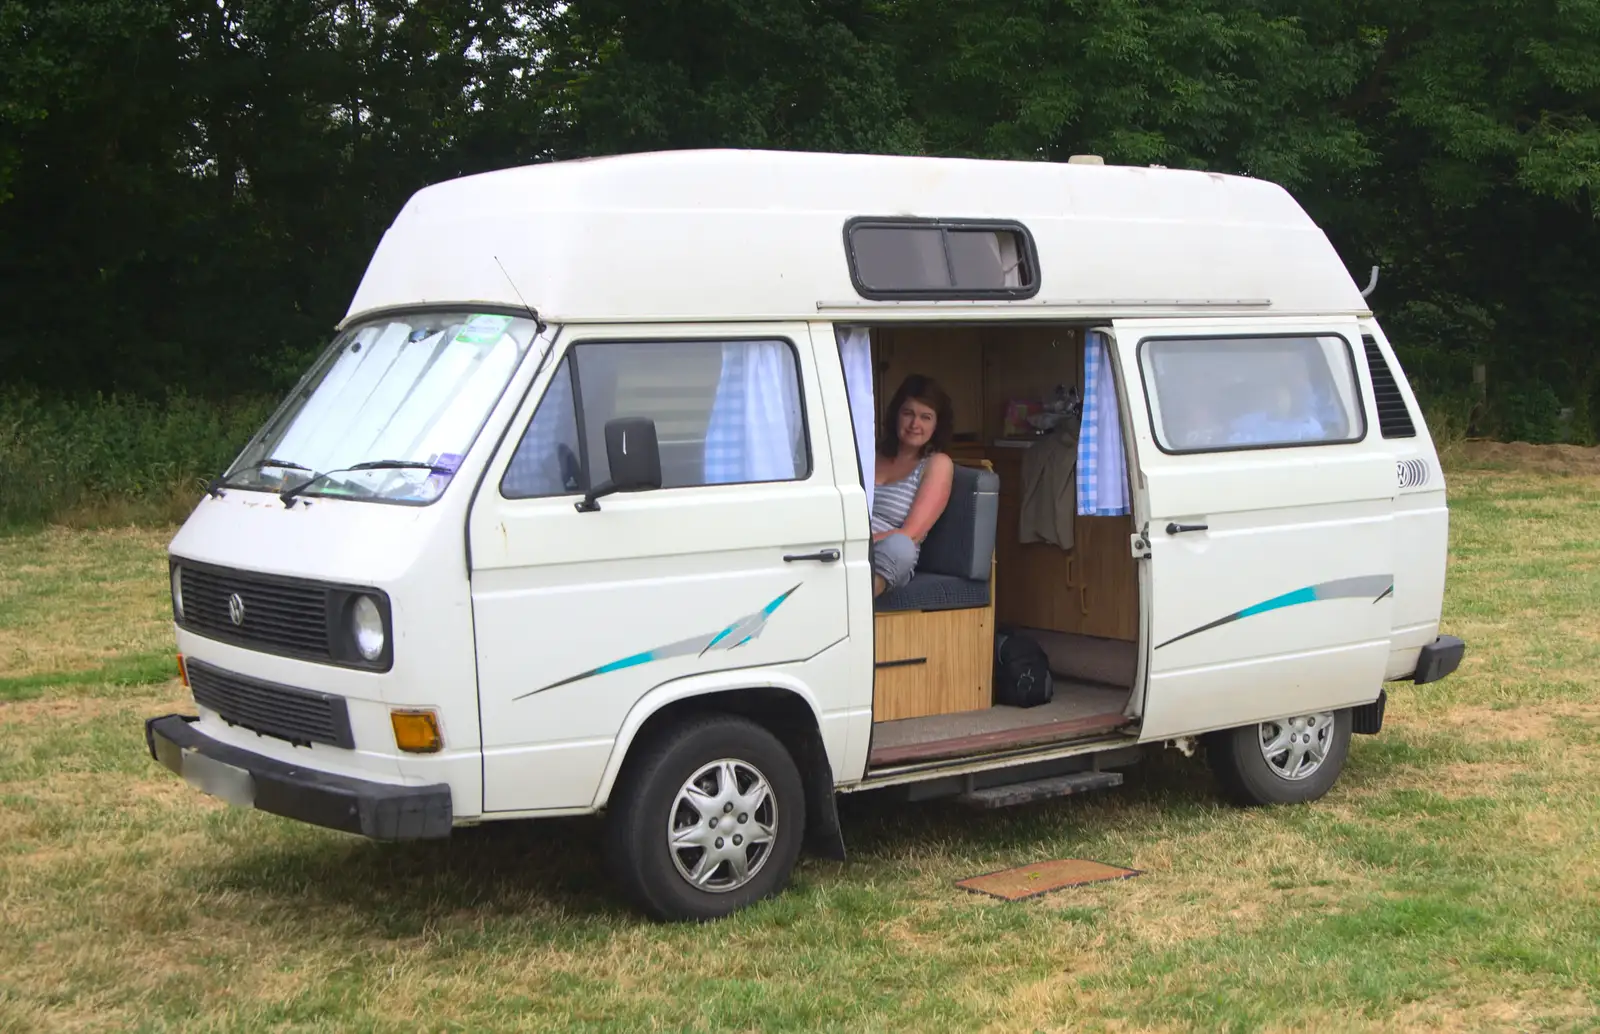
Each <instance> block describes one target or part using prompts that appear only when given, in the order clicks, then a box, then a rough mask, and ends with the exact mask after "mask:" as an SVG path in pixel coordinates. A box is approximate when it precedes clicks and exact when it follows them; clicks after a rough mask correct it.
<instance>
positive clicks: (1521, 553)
mask: <svg viewBox="0 0 1600 1034" xmlns="http://www.w3.org/2000/svg"><path fill="white" fill-rule="evenodd" d="M1451 483H1452V492H1453V493H1454V507H1455V509H1454V512H1453V517H1452V532H1453V535H1454V536H1455V540H1456V549H1455V553H1454V555H1453V558H1452V568H1451V576H1450V577H1451V582H1450V596H1449V598H1448V600H1447V610H1446V630H1447V631H1454V632H1457V633H1458V634H1463V635H1464V636H1465V637H1466V638H1468V641H1469V652H1468V660H1467V663H1466V664H1465V665H1464V666H1463V669H1462V671H1461V672H1459V673H1458V674H1457V675H1456V676H1453V677H1452V678H1451V679H1449V680H1446V681H1445V682H1443V683H1440V684H1438V685H1434V686H1422V687H1411V686H1405V685H1400V686H1394V687H1391V701H1390V712H1389V713H1390V718H1389V721H1388V723H1387V725H1386V728H1385V730H1384V733H1383V735H1381V736H1378V737H1373V738H1362V739H1361V740H1360V741H1359V742H1358V743H1357V745H1356V750H1355V752H1354V754H1353V755H1352V766H1351V769H1350V771H1349V772H1348V773H1347V776H1346V779H1345V780H1344V781H1342V782H1341V784H1340V785H1339V786H1337V787H1336V788H1335V789H1334V791H1333V793H1331V794H1330V795H1329V796H1328V797H1327V798H1325V799H1324V800H1323V801H1321V802H1319V803H1317V804H1315V805H1312V806H1309V807H1304V808H1287V809H1262V810H1254V811H1244V812H1241V811H1236V810H1233V809H1230V808H1226V807H1222V806H1220V805H1219V804H1218V802H1217V799H1216V795H1215V793H1214V788H1213V787H1212V785H1211V783H1210V780H1209V777H1208V776H1207V775H1206V773H1205V770H1204V768H1203V767H1202V766H1201V765H1200V764H1199V762H1198V759H1195V760H1185V759H1182V758H1180V757H1178V756H1176V755H1175V754H1173V753H1172V752H1166V753H1164V754H1161V753H1158V754H1156V755H1155V756H1153V757H1151V758H1150V759H1149V760H1148V762H1147V764H1145V765H1143V766H1141V767H1140V768H1139V769H1136V770H1134V771H1133V772H1131V773H1130V776H1129V780H1128V784H1127V785H1126V786H1125V787H1124V788H1122V789H1121V790H1119V791H1115V792H1113V793H1111V794H1108V795H1105V796H1102V797H1088V798H1083V799H1081V800H1080V799H1068V800H1065V801H1059V802H1053V803H1049V804H1044V805H1038V806H1034V807H1030V808H1024V809H1017V810H1014V811H1010V812H1006V813H1002V814H999V815H986V816H975V815H973V814H971V813H968V812H965V811H961V810H959V809H956V808H954V807H949V806H944V805H939V804H919V805H905V804H899V803H894V802H889V801H881V800H880V801H868V800H863V801H859V802H858V801H854V800H851V801H849V802H848V803H849V804H850V807H848V808H847V809H846V813H845V832H846V838H847V841H848V843H849V844H850V847H851V850H852V854H853V858H852V861H851V862H850V863H849V864H848V865H839V864H836V863H831V862H820V861H816V860H810V859H808V860H806V861H804V862H803V864H802V866H801V867H800V869H799V871H798V873H797V878H796V882H795V885H794V886H793V888H792V889H791V891H790V892H789V893H788V894H786V895H785V896H784V897H782V898H780V899H778V900H776V901H772V902H767V903H764V904H762V905H760V906H758V907H756V908H754V909H752V910H750V911H749V912H746V913H742V914H741V915H739V916H736V917H733V918H732V919H730V920H728V921H725V922H721V923H716V924H711V925H708V926H703V927H700V926H694V927H687V926H676V927H664V926H657V925H655V924H650V923H646V922H643V921H641V920H639V919H638V917H637V916H636V915H634V914H633V913H632V912H631V911H629V910H627V909H626V908H625V907H623V905H622V904H621V902H620V901H619V900H618V899H617V897H616V896H615V893H614V891H613V890H612V888H611V887H610V886H609V884H608V883H607V880H606V878H605V876H604V874H603V872H602V871H601V865H600V863H601V861H602V859H601V857H600V853H599V852H600V847H599V837H598V835H597V832H598V831H597V828H596V826H595V825H594V824H593V823H583V822H553V823H548V824H544V825H539V826H519V825H512V824H497V825H496V826H493V827H485V828H482V829H477V830H467V831H463V832H462V833H461V834H460V835H459V836H458V837H457V838H456V839H455V840H454V841H452V842H450V843H448V844H443V845H415V844H413V845H377V844H369V843H366V842H362V841H358V840H355V839H353V838H349V837H344V836H341V835H338V834H333V833H327V832H324V831H319V830H313V829H308V828H305V827H300V826H296V825H294V824H293V823H289V822H286V821H283V820H279V819H276V818H273V817H271V816H266V815H261V814H254V813H249V812H241V811H239V810H237V809H230V808H227V807H226V806H223V805H221V804H219V803H217V802H215V801H211V800H209V799H206V798H204V797H202V796H200V795H198V794H197V793H195V792H194V791H192V790H190V788H189V787H187V786H186V785H185V784H183V783H182V782H181V781H179V780H178V779H176V778H175V777H173V776H171V775H170V774H169V773H167V772H166V771H165V770H164V769H162V768H160V767H159V766H157V765H156V764H155V763H154V762H153V761H151V760H150V759H149V758H148V756H147V755H146V754H145V753H144V744H143V741H142V729H141V722H142V719H143V718H144V717H145V716H147V715H149V714H154V713H159V712H161V711H167V710H176V709H182V708H183V707H184V706H185V705H186V703H187V702H186V700H185V698H184V694H183V693H182V691H181V690H180V689H179V688H178V687H177V686H176V685H175V684H173V683H170V682H169V683H165V684H158V685H149V686H140V687H136V688H131V689H130V688H117V687H115V686H112V685H106V684H90V683H86V684H81V685H73V686H51V687H46V688H45V689H43V690H42V691H41V692H42V693H43V695H42V697H41V698H40V699H35V700H29V701H25V702H11V703H0V723H4V725H5V727H6V728H7V729H8V730H9V731H10V732H11V733H12V735H11V736H10V737H9V738H8V739H7V740H4V741H0V802H3V803H0V1030H7V1029H16V1030H27V1031H30V1032H31V1031H34V1030H123V1029H130V1028H139V1027H141V1026H142V1027H147V1028H150V1029H169V1028H183V1029H199V1030H217V1031H234V1030H236V1031H251V1032H254V1031H257V1030H266V1029H297V1030H300V1029H303V1030H361V1031H386V1030H403V1029H412V1028H413V1027H415V1026H417V1025H419V1024H426V1025H427V1026H428V1027H430V1028H433V1029H441V1030H474V1031H475V1030H496V1029H549V1030H583V1031H634V1030H706V1031H724V1030H727V1031H746V1030H763V1031H767V1030H771V1031H812V1030H874V1031H878V1030H894V1031H901V1030H914V1031H919V1032H920V1031H936V1030H961V1031H971V1030H982V1031H996V1032H998V1031H1012V1030H1018V1031H1034V1030H1038V1031H1069V1030H1070V1031H1091V1030H1092V1031H1156V1030H1163V1031H1165V1030H1173V1031H1177V1030H1183V1031H1190V1030H1196V1031H1211V1030H1238V1031H1246V1030H1248V1031H1254V1030H1318V1031H1322V1030H1339V1031H1342V1030H1360V1031H1389V1030H1437V1031H1454V1030H1485V1029H1490V1030H1493V1029H1508V1030H1510V1029H1548V1030H1569V1029H1570V1030H1579V1029H1585V1028H1586V1027H1588V1028H1594V1027H1596V1026H1600V952H1596V951H1595V950H1594V947H1595V945H1596V944H1600V871H1597V868H1596V866H1597V859H1600V841H1597V836H1600V791H1597V789H1596V788H1597V787H1600V749H1597V748H1600V684H1597V682H1596V677H1597V676H1596V673H1597V672H1600V663H1597V662H1600V657H1597V656H1596V650H1597V648H1600V647H1597V643H1600V635H1596V630H1597V628H1600V625H1597V624H1596V615H1595V613H1594V612H1595V607H1594V601H1595V600H1596V599H1600V591H1596V589H1597V587H1600V583H1597V582H1596V577H1597V576H1596V573H1595V572H1596V570H1597V568H1600V513H1596V512H1595V511H1596V510H1600V508H1597V507H1594V506H1593V505H1592V500H1593V499H1595V498H1600V479H1596V478H1592V477H1588V476H1587V475H1583V476H1566V477H1561V478H1540V477H1534V476H1528V475H1521V474H1517V475H1506V474H1498V473H1493V472H1483V471H1472V472H1464V473H1455V474H1452V482H1451ZM164 544H165V533H91V534H73V533H66V532H62V531H59V530H55V531H51V532H45V533H41V534H39V535H33V536H24V537H22V538H21V539H16V540H0V571H6V572H8V573H7V574H5V575H3V576H0V577H4V578H5V579H6V581H5V582H4V583H3V584H0V632H3V633H4V634H8V635H15V634H18V633H17V631H16V630H17V629H22V628H26V629H29V630H31V632H30V633H29V634H50V635H59V636H61V637H62V641H61V642H60V643H54V644H50V646H49V647H48V649H49V650H51V651H57V652H56V653H53V654H51V655H50V657H49V658H47V659H46V660H44V661H40V660H38V659H37V658H39V657H42V656H44V654H43V653H37V652H36V653H35V654H33V655H31V656H32V657H33V658H34V659H32V660H30V661H29V662H28V663H29V664H34V665H37V664H43V665H44V666H45V667H46V668H48V666H49V665H51V664H57V663H60V664H69V665H76V664H79V663H80V662H86V663H87V665H88V666H93V664H94V663H99V662H100V661H101V660H103V659H105V658H106V656H107V655H106V654H105V652H104V651H105V649H106V648H105V646H104V643H105V642H106V641H108V640H107V637H109V636H111V634H112V633H111V631H110V630H108V629H107V627H106V626H105V624H104V622H106V621H114V620H115V619H114V618H111V617H107V615H106V614H104V613H101V612H99V611H97V610H96V607H97V606H98V605H99V603H100V602H101V600H100V597H101V596H102V595H103V594H104V593H105V592H108V591H113V590H111V589H109V588H106V587H107V586H115V585H119V584H126V585H128V586H130V587H132V588H131V590H130V591H131V592H132V593H133V595H135V596H138V595H140V594H143V595H142V598H143V600H144V603H143V604H137V605H136V604H135V603H131V602H130V603H126V604H124V605H125V606H126V607H127V608H128V609H127V610H126V612H125V613H124V619H125V620H127V621H129V622H134V623H138V622H145V623H146V624H145V625H143V626H141V627H142V628H144V631H135V632H132V633H124V634H125V635H128V636H129V638H128V640H127V641H130V642H133V643H135V646H134V647H133V648H134V649H142V648H144V646H145V645H146V644H155V645H156V646H158V647H159V648H160V649H170V641H169V640H170V630H169V628H168V626H167V617H166V607H167V604H166V598H165V594H166V588H165V565H164V563H163V562H162V561H161V552H162V547H163V546H164ZM8 560H9V561H11V562H10V563H9V564H8V563H7V561H8ZM24 563H25V564H26V565H27V566H28V567H29V568H30V571H29V573H28V574H27V575H26V577H22V576H21V574H20V571H21V568H22V566H23V565H24ZM117 572H121V573H120V574H119V573H117ZM119 579H121V581H119ZM96 585H99V586H101V587H100V588H92V587H93V586H96ZM141 607H142V608H143V609H142V610H141ZM140 614H142V615H143V616H142V617H141V616H139V615H140ZM38 649H39V650H44V649H46V648H45V647H39V648H38ZM5 663H14V662H5ZM21 670H23V669H20V668H16V667H13V668H10V669H6V668H0V673H5V672H12V673H15V672H18V671H21ZM26 670H28V671H30V672H31V671H33V670H34V669H33V668H29V669H26ZM857 805H859V806H857ZM1065 857H1079V858H1092V859H1096V860H1099V861H1103V862H1107V863H1111V864H1121V865H1127V866H1130V867H1132V868H1136V869H1139V870H1141V871H1142V873H1143V875H1140V876H1138V877H1136V878H1134V879H1131V880H1123V881H1117V882H1113V883H1102V884H1092V885H1087V886H1083V887H1077V888H1068V889H1064V890H1062V891H1058V892H1055V893H1052V894H1049V895H1046V896H1044V897H1041V898H1037V899H1032V900H1028V901H1023V902H1016V903H1006V902H1000V901H994V900H991V899H987V898H980V897H976V896H974V895H970V894H967V893H965V892H963V891H961V890H959V889H957V888H955V887H953V886H952V883H953V882H954V881H955V880H957V879H960V878H962V877H964V876H971V875H975V874H977V873H980V872H988V871H993V870H995V869H1000V868H1005V867H1007V866H1011V865H1019V864H1025V863H1027V862H1029V861H1030V860H1039V859H1046V858H1065Z"/></svg>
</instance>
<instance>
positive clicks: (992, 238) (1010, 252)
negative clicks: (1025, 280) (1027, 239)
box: [986, 231, 1022, 287]
mask: <svg viewBox="0 0 1600 1034" xmlns="http://www.w3.org/2000/svg"><path fill="white" fill-rule="evenodd" d="M986 243H987V244H988V245H989V250H990V251H991V252H992V253H993V254H994V261H995V264H996V265H998V266H999V267H1000V286H1002V287H1021V286H1022V257H1021V256H1020V255H1018V254H1017V235H1016V234H1014V233H1010V232H1006V231H996V232H994V233H990V234H989V235H988V240H987V242H986Z"/></svg>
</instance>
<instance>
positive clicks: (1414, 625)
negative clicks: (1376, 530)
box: [1361, 320, 1450, 679]
mask: <svg viewBox="0 0 1600 1034" xmlns="http://www.w3.org/2000/svg"><path fill="white" fill-rule="evenodd" d="M1361 333H1362V344H1363V346H1364V351H1365V352H1366V359H1367V363H1368V374H1369V376H1370V378H1371V380H1372V382H1373V389H1374V390H1373V398H1374V400H1375V402H1376V403H1377V406H1378V410H1379V412H1378V423H1379V428H1378V433H1379V434H1381V435H1382V436H1383V439H1384V444H1385V445H1386V446H1387V447H1388V449H1389V451H1390V452H1391V453H1393V454H1394V460H1395V480H1396V482H1397V483H1398V484H1399V490H1398V492H1399V494H1398V495H1397V496H1396V497H1395V514H1394V516H1395V522H1394V531H1395V536H1394V542H1395V572H1394V629H1393V631H1392V635H1393V643H1392V645H1391V648H1390V652H1389V664H1388V670H1387V672H1386V674H1387V676H1388V677H1389V678H1391V679H1399V678H1405V677H1407V676H1409V675H1410V674H1411V673H1412V672H1413V671H1415V670H1416V667H1417V654H1418V653H1419V652H1420V651H1421V649H1422V648H1423V647H1424V646H1426V645H1428V644H1429V643H1431V642H1433V640H1434V639H1435V638H1436V637H1437V636H1438V634H1439V611H1440V607H1441V605H1442V604H1443V602H1444V576H1445V561H1446V557H1447V555H1448V553H1449V545H1450V511H1449V510H1448V509H1447V507H1446V502H1445V484H1444V469H1443V468H1442V467H1441V466H1440V464H1439V456H1438V453H1437V452H1436V451H1435V448H1434V444H1433V439H1432V437H1431V436H1430V435H1429V434H1428V425H1427V424H1426V423H1425V422H1424V421H1423V418H1422V410H1421V408H1420V407H1419V406H1418V405H1417V399H1416V396H1415V395H1414V394H1413V393H1412V391H1411V385H1410V384H1408V383H1407V381H1406V375H1405V373H1404V371H1402V370H1401V369H1400V363H1399V361H1398V360H1396V358H1395V355H1394V350H1393V349H1392V348H1390V347H1389V341H1388V339H1387V338H1386V337H1384V334H1383V330H1382V328H1380V327H1379V326H1378V324H1377V321H1376V320H1363V321H1362V322H1361Z"/></svg>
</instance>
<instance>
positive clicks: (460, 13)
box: [0, 0, 1600, 427]
mask: <svg viewBox="0 0 1600 1034" xmlns="http://www.w3.org/2000/svg"><path fill="white" fill-rule="evenodd" d="M0 57H3V58H4V60H0V245H3V247H0V300H3V302H4V303H5V305H6V308H7V309H8V311H10V312H11V313H12V316H11V318H10V319H8V320H6V321H5V322H4V323H3V324H0V377H3V378H5V379H7V380H19V381H24V382H27V383H30V384H33V385H36V386H39V387H43V388H46V389H53V390H58V391H81V390H91V389H119V390H131V391H135V392H141V393H145V394H150V395H159V394H160V393H161V392H162V391H164V390H165V389H166V388H167V387H169V386H172V385H183V386H186V387H187V388H189V389H190V390H194V391H198V392H203V393H210V394H215V395H225V394H230V393H236V392H238V391H239V390H240V389H241V388H245V389H249V390H259V389H260V388H262V387H264V386H267V385H270V384H274V383H281V382H282V380H284V379H285V378H287V377H290V376H292V375H293V372H294V371H295V370H296V369H297V368H298V367H299V365H300V364H301V363H302V362H303V361H304V357H305V355H306V354H307V352H308V351H309V350H311V349H313V348H315V347H316V346H317V345H318V344H319V342H320V341H321V340H322V339H323V338H325V337H326V335H327V333H328V330H329V328H330V327H331V325H332V323H333V322H334V321H335V320H336V319H337V318H338V317H339V315H340V314H341V313H342V311H343V308H344V306H345V304H346V302H347V300H348V298H349V296H350V294H351V292H352V291H353V289H354V286H355V283H356V281H357V279H358V278H359V276H360V274H361V271H362V269H363V268H364V264H365V262H366V260H367V257H368V256H369V254H370V252H371V249H372V247H373V245H374V244H375V243H376V241H377V238H378V237H379V236H380V235H381V233H382V231H383V229H384V227H385V226H386V225H387V223H388V221H389V220H390V219H391V218H392V216H393V214H394V212H395V211H396V210H397V209H398V208H399V206H400V205H401V204H402V203H403V202H404V200H405V198H406V197H407V196H408V195H409V194H410V193H411V192H412V191H413V190H415V189H417V188H418V187H420V186H422V185H424V184H427V183H430V182H435V181H437V180H440V179H444V178H447V177H451V176H456V175H461V174H466V173H471V172H477V171H482V170H486V169H491V168H497V167H503V166H507V165H513V164H518V163H523V162H531V161H546V160H553V159H563V158H574V157H582V156H585V155H592V154H605V153H616V152H620V151H634V150H646V149H656V148H672V147H708V146H740V147H773V148H806V149H819V150H850V151H869V152H894V153H922V154H960V155H981V156H995V157H1006V158H1018V159H1039V160H1062V159H1064V158H1065V157H1067V156H1068V155H1071V154H1073V153H1077V152H1092V153H1098V154H1102V155H1104V156H1105V158H1106V160H1107V161H1111V162H1119V163H1129V164H1141V165H1142V164H1160V165H1167V166H1172V167H1185V168H1202V169H1213V170H1219V171H1225V172H1237V173H1244V174H1248V175H1252V176H1258V177H1263V178H1268V179H1272V180H1275V181H1278V182H1281V183H1283V184H1284V185H1286V186H1288V187H1289V188H1290V189H1291V190H1292V191H1294V192H1295V194H1296V195H1297V196H1298V197H1299V198H1300V200H1301V201H1302V203H1304V204H1305V205H1306V206H1307V208H1308V209H1310V211H1311V212H1312V214H1313V215H1314V216H1316V217H1317V218H1318V220H1319V221H1320V222H1321V223H1322V224H1323V225H1324V226H1325V227H1326V228H1327V229H1328V231H1329V234H1330V236H1331V237H1332V239H1333V240H1334V242H1335V244H1336V246H1337V247H1338V248H1339V249H1340V252H1341V254H1342V255H1343V256H1344V258H1345V261H1346V262H1347V264H1348V265H1349V267H1350V268H1351V270H1352V272H1354V273H1356V274H1357V278H1358V279H1361V280H1364V279H1365V270H1366V269H1367V267H1368V266H1370V265H1379V266H1381V267H1382V270H1383V273H1382V280H1381V282H1380V286H1379V289H1378V291H1377V292H1376V294H1375V295H1374V297H1373V301H1374V305H1375V307H1376V308H1377V309H1378V311H1379V314H1380V316H1381V317H1383V318H1384V320H1385V323H1386V325H1387V326H1388V327H1389V329H1390V331H1391V337H1393V338H1395V339H1397V344H1398V346H1399V347H1400V348H1401V350H1402V353H1403V355H1404V356H1405V358H1406V360H1407V365H1408V369H1410V370H1411V371H1412V373H1413V376H1414V378H1415V379H1417V380H1418V381H1420V382H1421V384H1422V386H1423V387H1424V388H1425V389H1427V390H1428V391H1430V392H1431V393H1432V394H1433V395H1434V396H1436V397H1439V398H1443V397H1446V396H1450V395H1465V394H1466V393H1467V392H1468V391H1469V389H1470V385H1471V378H1472V367H1473V365H1474V364H1479V363H1481V364H1484V365H1485V366H1486V367H1487V368H1488V370H1489V373H1490V375H1489V384H1490V385H1491V392H1490V401H1491V408H1490V409H1489V410H1488V411H1485V412H1480V413H1479V418H1480V420H1481V421H1484V422H1485V425H1486V426H1494V425H1496V424H1497V423H1498V425H1501V426H1505V427H1509V426H1510V425H1511V424H1512V423H1514V422H1516V421H1517V420H1523V419H1524V416H1518V415H1517V414H1519V413H1524V411H1526V410H1527V409H1528V407H1530V406H1534V407H1535V408H1537V407H1538V406H1543V407H1544V408H1546V409H1548V408H1551V407H1552V406H1555V407H1560V406H1566V407H1571V408H1573V409H1575V410H1576V411H1577V416H1578V420H1579V422H1580V423H1584V422H1590V426H1591V427H1592V426H1593V424H1592V421H1593V420H1594V419H1595V417H1596V416H1600V397H1597V393H1600V363H1597V362H1596V349H1595V340H1596V336H1597V332H1600V0H1384V2H1381V3H1380V2H1376V0H1325V2H1323V3H1316V4H1313V3H1308V2H1305V0H1293V2H1292V0H1093V2H1091V0H580V2H576V3H572V2H565V0H562V2H556V0H8V2H7V3H5V4H4V5H3V6H0ZM1529 400H1533V401H1529ZM1550 400H1555V401H1554V402H1551V401H1550ZM1496 407H1498V408H1496Z"/></svg>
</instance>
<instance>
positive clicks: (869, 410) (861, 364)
mask: <svg viewBox="0 0 1600 1034" xmlns="http://www.w3.org/2000/svg"><path fill="white" fill-rule="evenodd" d="M834 335H835V336H836V337H837V338H838V340H839V361H840V363H842V364H843V365H844V387H845V394H846V395H847V396H849V398H850V422H851V424H853V425H854V426H855V435H856V461H857V462H858V463H859V464H860V465H861V487H862V488H864V489H866V492H867V512H868V513H871V512H872V489H873V483H872V482H873V478H874V471H876V469H877V462H878V461H877V444H876V437H877V434H876V432H877V411H876V409H874V407H873V399H872V341H871V338H870V337H869V336H868V335H867V328H866V327H846V326H838V327H835V328H834Z"/></svg>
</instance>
